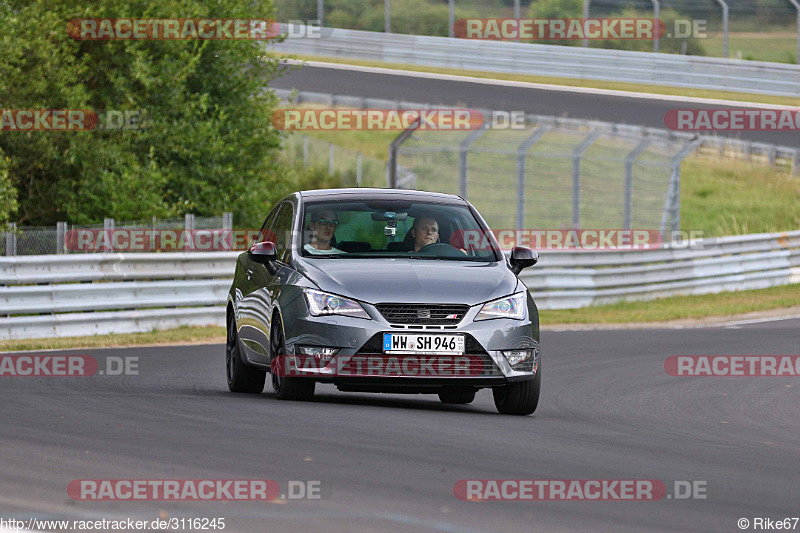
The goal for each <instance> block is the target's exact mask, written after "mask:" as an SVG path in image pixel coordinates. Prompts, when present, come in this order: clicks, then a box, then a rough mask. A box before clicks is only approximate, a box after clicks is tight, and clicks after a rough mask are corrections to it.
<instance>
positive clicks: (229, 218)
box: [222, 211, 233, 230]
mask: <svg viewBox="0 0 800 533" xmlns="http://www.w3.org/2000/svg"><path fill="white" fill-rule="evenodd" d="M222 229H227V230H232V229H233V213H231V212H230V211H225V212H224V213H222Z"/></svg>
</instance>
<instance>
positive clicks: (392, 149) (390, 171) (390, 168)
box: [386, 119, 419, 189]
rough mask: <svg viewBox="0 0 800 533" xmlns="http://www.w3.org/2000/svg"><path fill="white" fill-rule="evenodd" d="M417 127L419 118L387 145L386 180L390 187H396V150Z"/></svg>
mask: <svg viewBox="0 0 800 533" xmlns="http://www.w3.org/2000/svg"><path fill="white" fill-rule="evenodd" d="M418 127H419V119H416V120H415V121H414V122H412V123H411V127H409V128H408V129H405V130H403V131H401V132H400V134H399V135H398V136H397V137H395V138H394V140H393V141H392V144H390V145H389V162H388V163H387V169H386V171H387V176H386V181H387V185H389V188H390V189H396V188H397V150H399V149H400V145H402V144H403V143H404V142H406V141H407V140H408V138H409V137H411V134H412V133H414V131H415V130H416V129H417V128H418Z"/></svg>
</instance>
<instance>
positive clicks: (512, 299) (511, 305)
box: [475, 292, 525, 321]
mask: <svg viewBox="0 0 800 533" xmlns="http://www.w3.org/2000/svg"><path fill="white" fill-rule="evenodd" d="M492 318H513V319H515V320H522V319H523V318H525V293H524V292H519V293H517V294H514V295H513V296H506V297H505V298H500V299H499V300H495V301H493V302H489V303H487V304H484V306H483V307H482V308H481V310H480V312H479V313H478V315H477V316H476V317H475V320H476V321H478V320H490V319H492Z"/></svg>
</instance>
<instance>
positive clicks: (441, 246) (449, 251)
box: [417, 242, 465, 257]
mask: <svg viewBox="0 0 800 533" xmlns="http://www.w3.org/2000/svg"><path fill="white" fill-rule="evenodd" d="M436 252H439V253H440V255H441V256H443V257H461V256H462V255H465V254H464V252H462V251H461V250H459V249H458V248H454V247H453V246H451V245H449V244H447V243H444V242H433V243H431V244H426V245H425V246H423V247H422V248H420V249H419V250H418V251H417V253H418V254H421V253H426V254H431V253H434V254H435V253H436Z"/></svg>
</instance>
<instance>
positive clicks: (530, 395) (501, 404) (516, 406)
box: [492, 364, 542, 415]
mask: <svg viewBox="0 0 800 533" xmlns="http://www.w3.org/2000/svg"><path fill="white" fill-rule="evenodd" d="M541 388H542V366H541V364H540V365H539V370H538V371H537V372H536V377H535V378H534V379H532V380H530V381H520V382H517V383H509V384H508V385H503V386H502V387H494V388H493V389H492V394H493V395H494V405H495V407H497V410H498V411H500V412H501V413H502V414H504V415H529V414H531V413H533V412H534V411H536V407H537V406H538V405H539V392H540V390H541Z"/></svg>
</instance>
